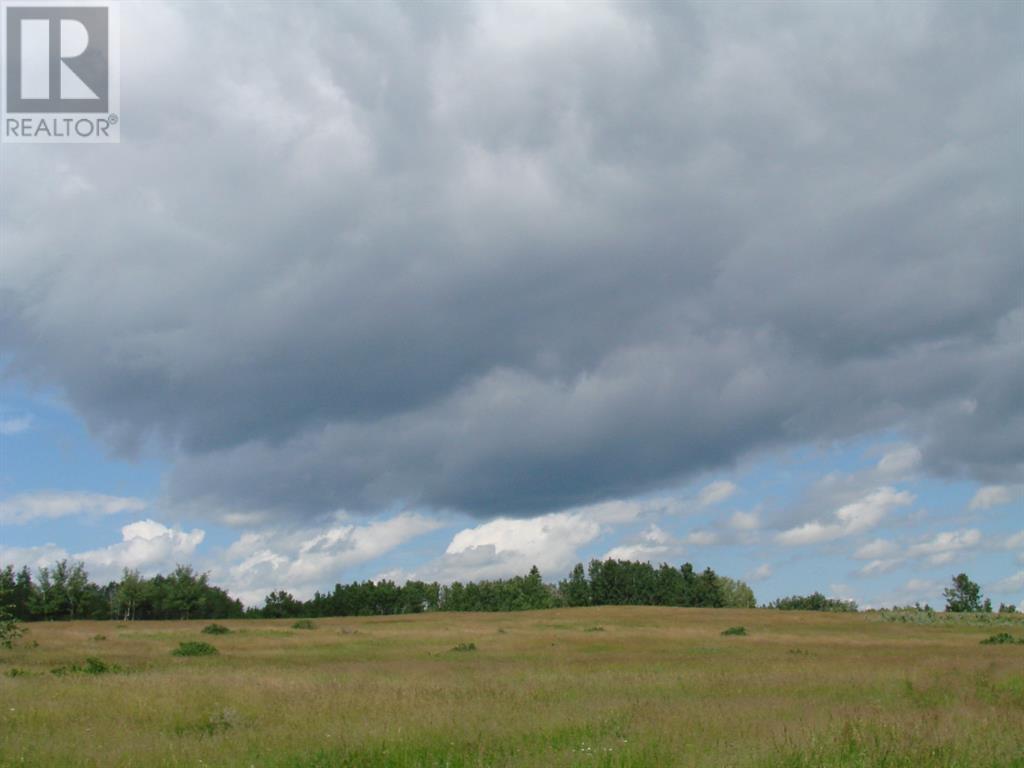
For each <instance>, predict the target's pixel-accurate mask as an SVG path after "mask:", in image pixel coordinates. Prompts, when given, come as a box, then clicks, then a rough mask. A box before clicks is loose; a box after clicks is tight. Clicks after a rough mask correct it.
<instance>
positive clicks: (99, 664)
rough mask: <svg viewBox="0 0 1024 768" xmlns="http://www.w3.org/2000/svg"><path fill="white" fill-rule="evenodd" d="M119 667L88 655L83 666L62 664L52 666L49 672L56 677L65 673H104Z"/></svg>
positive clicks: (118, 670) (116, 670) (119, 670)
mask: <svg viewBox="0 0 1024 768" xmlns="http://www.w3.org/2000/svg"><path fill="white" fill-rule="evenodd" d="M121 671H122V669H121V667H119V666H117V665H116V664H108V663H107V662H105V661H103V660H102V659H97V658H96V657H95V656H90V657H88V658H87V659H86V660H85V666H81V665H79V664H62V665H61V666H59V667H54V668H53V669H51V670H50V672H51V673H52V674H54V675H56V676H57V677H66V676H67V675H105V674H107V673H108V672H121Z"/></svg>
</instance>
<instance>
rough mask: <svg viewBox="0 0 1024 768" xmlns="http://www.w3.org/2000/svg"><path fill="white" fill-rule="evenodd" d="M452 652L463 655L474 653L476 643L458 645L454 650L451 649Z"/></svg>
mask: <svg viewBox="0 0 1024 768" xmlns="http://www.w3.org/2000/svg"><path fill="white" fill-rule="evenodd" d="M452 650H453V651H456V652H459V653H465V652H467V651H475V650H476V643H459V644H458V645H456V646H455V647H454V648H452Z"/></svg>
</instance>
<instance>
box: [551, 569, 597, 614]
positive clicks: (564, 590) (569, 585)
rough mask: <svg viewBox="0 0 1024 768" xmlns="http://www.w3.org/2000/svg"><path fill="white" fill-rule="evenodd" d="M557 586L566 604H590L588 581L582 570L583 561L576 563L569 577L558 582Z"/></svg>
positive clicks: (574, 605) (572, 605)
mask: <svg viewBox="0 0 1024 768" xmlns="http://www.w3.org/2000/svg"><path fill="white" fill-rule="evenodd" d="M558 588H559V592H560V593H561V595H562V600H563V601H564V602H565V604H566V605H567V606H569V607H577V606H581V605H590V583H589V582H588V581H587V575H586V572H585V571H584V570H583V563H576V565H575V566H573V569H572V573H570V574H569V578H568V579H567V580H565V581H563V582H562V583H561V584H559V585H558Z"/></svg>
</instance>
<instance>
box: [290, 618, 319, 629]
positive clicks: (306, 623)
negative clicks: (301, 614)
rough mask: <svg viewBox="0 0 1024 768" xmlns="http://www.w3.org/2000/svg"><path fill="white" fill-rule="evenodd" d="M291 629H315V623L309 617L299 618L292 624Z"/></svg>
mask: <svg viewBox="0 0 1024 768" xmlns="http://www.w3.org/2000/svg"><path fill="white" fill-rule="evenodd" d="M292 629H316V624H314V623H313V622H312V621H310V620H309V619H299V620H298V621H296V622H295V623H294V624H292Z"/></svg>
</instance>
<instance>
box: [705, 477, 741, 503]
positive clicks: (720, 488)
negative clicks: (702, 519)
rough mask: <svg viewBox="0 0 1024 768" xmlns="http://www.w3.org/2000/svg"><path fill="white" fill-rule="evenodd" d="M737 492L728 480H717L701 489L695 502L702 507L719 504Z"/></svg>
mask: <svg viewBox="0 0 1024 768" xmlns="http://www.w3.org/2000/svg"><path fill="white" fill-rule="evenodd" d="M737 490H738V489H737V488H736V485H735V484H733V483H730V482H729V481H728V480H718V481H717V482H714V483H711V484H710V485H707V486H705V487H704V488H702V489H701V492H700V496H698V498H697V501H698V503H699V504H700V506H702V507H710V506H712V505H714V504H721V503H722V502H723V501H725V500H726V499H728V498H729V497H730V496H732V495H733V494H734V493H736V491H737Z"/></svg>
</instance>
